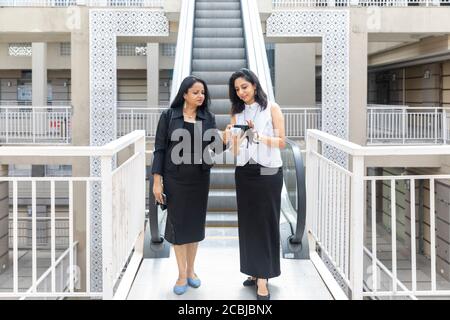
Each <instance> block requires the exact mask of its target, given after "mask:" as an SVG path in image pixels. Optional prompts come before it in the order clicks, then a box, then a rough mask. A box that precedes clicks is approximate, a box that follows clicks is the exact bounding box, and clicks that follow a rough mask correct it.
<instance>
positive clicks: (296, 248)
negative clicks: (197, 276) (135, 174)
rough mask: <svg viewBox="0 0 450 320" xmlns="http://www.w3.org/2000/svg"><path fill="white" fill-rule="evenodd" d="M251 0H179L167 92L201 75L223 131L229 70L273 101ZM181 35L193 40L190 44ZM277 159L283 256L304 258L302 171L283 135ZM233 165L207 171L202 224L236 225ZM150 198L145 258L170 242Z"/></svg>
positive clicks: (292, 146) (162, 252)
mask: <svg viewBox="0 0 450 320" xmlns="http://www.w3.org/2000/svg"><path fill="white" fill-rule="evenodd" d="M255 5H256V4H255V3H254V1H240V0H228V1H226V0H221V1H211V0H209V1H208V0H197V1H194V0H187V1H186V2H184V3H183V6H184V7H183V8H184V9H183V8H182V12H181V16H180V25H181V26H183V27H181V26H180V28H179V29H180V32H184V31H186V32H185V33H186V34H181V35H180V34H179V38H178V43H177V56H176V58H175V60H176V61H175V74H174V81H173V86H174V87H173V89H172V94H174V93H176V91H177V90H178V85H179V83H180V82H181V80H182V79H183V78H184V77H185V76H187V75H189V74H192V75H195V76H198V77H200V78H202V79H203V80H205V81H206V83H207V84H208V88H209V90H210V94H211V111H212V112H213V113H215V114H216V122H217V125H218V128H219V129H222V130H223V129H224V128H225V126H226V124H228V123H229V121H230V115H229V113H230V109H231V104H230V101H229V98H228V79H229V78H230V76H231V74H232V73H233V72H234V71H236V70H238V69H240V68H243V67H247V68H250V69H251V70H253V71H255V72H256V73H257V75H258V77H259V78H260V80H261V83H262V85H263V88H264V89H265V90H266V92H267V94H268V97H269V99H270V100H273V88H272V84H271V80H270V70H269V68H268V63H267V56H266V52H265V48H264V40H263V36H262V30H261V22H260V21H259V15H258V14H255V7H252V6H255ZM183 10H185V11H184V12H183ZM256 12H258V11H257V8H256ZM255 16H257V17H255ZM182 18H183V20H182ZM252 19H253V20H252ZM255 28H256V29H255ZM189 32H190V35H189ZM186 38H190V39H191V40H192V41H191V42H190V43H189V42H188V41H186ZM189 53H190V54H189ZM188 57H189V58H190V59H191V63H190V64H189V66H187V65H186V64H187V63H186V59H188ZM183 59H184V60H183ZM183 61H184V64H183ZM224 154H226V153H224ZM222 156H223V155H222ZM282 158H283V175H284V186H283V191H282V203H281V219H280V231H281V246H282V252H283V257H284V258H296V259H305V258H306V259H307V258H309V257H308V250H309V249H308V246H307V241H306V234H305V233H304V230H305V215H306V198H305V176H304V166H303V160H302V157H301V153H300V148H299V147H298V145H297V144H296V143H295V142H293V141H291V140H289V139H287V147H286V148H285V149H283V150H282ZM223 160H224V159H223V158H222V161H221V162H220V163H223V162H224V161H223ZM227 163H229V162H228V161H227ZM234 170H235V166H234V165H230V164H216V165H215V166H214V167H213V168H212V170H211V183H210V194H209V198H208V212H207V218H206V227H207V228H214V227H222V228H230V229H231V228H236V227H237V212H236V210H237V204H236V191H235V181H234ZM150 183H152V182H150ZM150 185H151V184H150ZM150 190H151V188H150ZM149 203H150V208H149V221H150V224H149V228H147V230H148V231H149V232H147V234H146V241H145V248H144V258H155V257H164V256H168V254H169V249H168V248H169V246H168V244H167V243H166V242H165V241H164V239H163V238H162V236H161V234H163V230H164V229H163V228H164V220H165V219H164V218H165V214H166V212H161V211H160V210H159V209H158V208H157V207H156V206H154V205H152V204H153V203H154V200H153V195H152V193H151V192H150V199H149Z"/></svg>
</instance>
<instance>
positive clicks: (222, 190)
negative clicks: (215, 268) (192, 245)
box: [191, 0, 247, 227]
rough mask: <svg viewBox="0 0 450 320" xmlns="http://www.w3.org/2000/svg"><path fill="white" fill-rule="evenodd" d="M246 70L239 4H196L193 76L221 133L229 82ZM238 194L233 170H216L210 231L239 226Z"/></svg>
mask: <svg viewBox="0 0 450 320" xmlns="http://www.w3.org/2000/svg"><path fill="white" fill-rule="evenodd" d="M244 67H247V59H246V53H245V39H244V29H243V23H242V17H241V4H240V1H239V0H221V1H212V0H197V1H196V3H195V17H194V39H193V46H192V69H191V70H192V71H191V73H192V74H193V75H195V76H198V77H199V78H201V79H203V80H205V81H206V83H207V85H208V89H209V92H210V95H211V109H210V110H211V111H212V112H213V113H214V114H215V115H216V123H217V127H218V128H219V129H220V130H223V129H224V128H225V126H226V125H227V124H228V123H230V110H231V103H230V99H229V95H228V80H229V78H230V76H231V74H232V73H233V72H234V71H236V70H239V69H240V68H244ZM235 190H236V189H235V183H234V166H232V165H216V166H214V167H213V169H212V170H211V186H210V192H209V200H208V214H207V218H206V226H207V227H208V226H209V227H217V226H223V227H236V226H237V214H236V210H237V206H236V191H235Z"/></svg>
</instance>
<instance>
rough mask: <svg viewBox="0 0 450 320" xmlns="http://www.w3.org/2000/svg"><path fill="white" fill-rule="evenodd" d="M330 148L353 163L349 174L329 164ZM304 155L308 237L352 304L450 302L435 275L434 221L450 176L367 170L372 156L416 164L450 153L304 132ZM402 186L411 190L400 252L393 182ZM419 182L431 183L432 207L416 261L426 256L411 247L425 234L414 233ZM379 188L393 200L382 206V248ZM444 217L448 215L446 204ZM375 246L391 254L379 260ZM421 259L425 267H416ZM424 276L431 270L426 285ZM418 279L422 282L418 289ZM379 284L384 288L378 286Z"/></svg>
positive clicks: (444, 148) (449, 293)
mask: <svg viewBox="0 0 450 320" xmlns="http://www.w3.org/2000/svg"><path fill="white" fill-rule="evenodd" d="M329 147H332V148H333V149H334V150H338V151H340V152H343V153H346V154H347V155H348V157H349V158H351V167H350V168H346V167H342V166H341V165H339V164H337V163H335V162H333V161H331V160H330V159H328V158H327V157H326V156H325V155H324V153H323V151H324V150H325V149H327V150H329ZM306 148H307V167H306V168H307V173H306V184H307V187H306V190H308V192H307V230H308V232H309V233H310V234H311V236H312V238H313V239H314V242H315V243H316V245H317V247H318V248H319V251H320V252H321V253H322V255H324V256H326V257H327V260H328V261H330V263H331V264H332V265H333V267H334V269H335V270H337V273H338V274H339V276H340V277H341V278H342V279H343V281H344V283H345V284H346V285H347V286H348V288H349V289H350V292H351V294H350V296H351V298H352V299H362V298H363V297H411V298H417V297H419V296H446V297H448V296H450V290H448V289H445V288H449V287H450V282H449V281H445V280H443V279H440V278H439V279H438V277H437V273H436V243H437V242H436V241H437V237H436V226H437V223H441V221H438V220H436V214H437V213H438V212H437V211H436V209H437V206H436V198H435V184H436V181H437V180H440V179H443V180H445V179H450V175H445V174H441V175H399V176H369V175H367V174H366V168H365V163H366V161H367V160H368V159H369V158H370V157H383V158H389V157H391V158H398V157H403V158H405V157H411V158H414V159H416V158H417V157H420V156H424V155H436V156H448V155H450V146H420V147H419V146H417V147H413V146H377V147H362V146H359V145H356V144H354V143H351V142H348V141H346V140H343V139H340V138H337V137H335V136H332V135H330V134H327V133H324V132H321V131H318V130H309V131H308V133H307V144H306ZM400 180H403V181H408V183H409V185H410V191H409V198H410V200H409V205H408V206H409V208H407V210H408V211H409V212H410V223H409V222H408V223H409V225H410V230H409V232H410V233H409V234H410V238H409V240H408V239H406V240H405V241H404V243H405V246H404V247H403V248H400V247H399V244H398V242H399V240H400V239H398V233H397V230H396V228H397V226H398V225H399V223H398V222H397V215H398V214H399V212H398V211H399V210H400V209H399V208H398V203H397V201H396V188H395V183H396V182H397V181H400ZM420 180H425V181H427V182H429V184H430V192H429V195H428V197H424V198H426V199H422V200H427V201H428V202H429V209H430V215H429V226H430V227H429V242H430V249H429V253H428V254H427V255H428V259H421V258H422V257H423V256H424V254H422V253H419V251H418V250H417V247H416V238H417V236H418V230H417V229H418V228H421V227H423V226H421V225H420V223H419V226H418V227H416V223H417V213H416V205H417V202H416V200H415V199H416V188H415V186H417V185H418V183H419V181H420ZM378 181H384V182H385V183H386V182H387V183H388V184H389V185H390V195H388V196H387V200H383V201H387V202H388V207H389V211H390V217H389V218H390V222H391V223H390V226H389V228H384V230H385V232H386V233H387V242H386V241H384V242H381V240H386V239H384V238H383V237H382V234H380V232H379V231H377V230H378V229H379V228H380V227H383V226H382V225H381V226H380V222H379V220H378V219H379V218H378V213H377V210H380V208H379V206H378V208H377V204H376V201H377V200H376V199H377V198H380V197H381V198H383V197H385V196H386V195H385V194H382V193H381V194H380V191H379V189H377V188H376V186H375V185H376V183H378ZM368 189H370V197H369V195H368V194H369V192H368ZM367 204H370V210H369V211H368V212H367V211H366V209H365V208H366V206H367ZM441 210H444V211H445V210H447V211H446V212H448V210H449V204H447V206H444V207H442V208H441ZM366 213H367V217H366V218H365V215H366ZM438 214H439V213H438ZM442 214H445V212H443V213H442ZM408 223H407V224H408ZM365 232H366V234H365ZM314 247H315V246H312V248H314ZM380 247H381V248H383V251H386V250H387V249H389V251H388V252H386V253H388V254H384V253H383V254H379V255H378V249H379V248H380ZM377 248H378V249H377ZM404 252H409V257H410V259H409V260H408V259H404V258H402V260H406V261H402V264H401V266H400V264H399V262H398V260H399V257H400V255H401V254H403V253H404ZM386 258H387V261H386ZM419 260H421V261H422V260H423V261H425V262H424V263H423V264H421V265H420V266H419V263H418V261H419ZM425 269H427V270H429V274H430V276H429V278H428V279H424V278H423V275H424V274H425V273H426V271H425ZM405 270H406V272H405ZM401 272H402V274H401V275H402V277H400V273H401ZM419 272H420V273H421V276H422V278H421V279H420V280H421V283H420V288H419V286H418V284H419V281H418V273H419ZM380 278H382V279H380ZM380 280H381V282H382V283H383V286H380V285H378V284H379V283H380ZM386 282H387V284H386ZM424 282H425V283H426V285H425V283H424ZM438 282H439V286H438ZM427 285H428V287H427ZM363 288H364V289H363ZM443 288H444V289H443Z"/></svg>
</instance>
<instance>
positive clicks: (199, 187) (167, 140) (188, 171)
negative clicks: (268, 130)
mask: <svg viewBox="0 0 450 320" xmlns="http://www.w3.org/2000/svg"><path fill="white" fill-rule="evenodd" d="M209 103H210V98H209V93H208V88H207V86H206V83H205V82H204V81H203V80H201V79H199V78H197V77H193V76H189V77H187V78H185V79H184V80H183V81H182V83H181V85H180V89H179V91H178V93H177V96H176V97H175V99H174V101H173V102H172V104H171V106H170V108H169V109H168V110H165V111H164V112H163V113H162V114H161V117H160V119H159V123H158V127H157V130H156V136H155V149H154V158H153V165H152V174H153V177H154V180H153V181H154V182H153V194H154V195H155V199H156V200H157V201H158V202H159V203H164V199H163V196H162V194H163V193H164V194H165V195H166V199H167V203H166V204H167V222H166V229H165V238H166V240H167V241H169V242H170V243H172V244H173V247H174V251H175V255H176V259H177V264H178V272H179V275H178V280H177V282H176V284H175V286H174V288H173V291H174V293H176V294H183V293H184V292H186V290H187V288H188V286H191V287H194V288H198V287H199V286H200V279H199V278H198V277H197V275H196V274H195V272H194V261H195V256H196V253H197V247H198V242H199V241H201V240H203V239H204V238H205V220H206V209H207V204H208V193H209V177H210V169H211V166H212V161H211V158H210V157H209V156H208V155H209V152H207V151H208V150H206V152H203V151H204V150H205V148H209V147H211V143H212V142H213V141H214V140H215V139H216V137H217V136H216V135H215V134H214V133H217V130H216V122H215V116H214V114H212V113H211V112H209V110H208V106H209ZM211 132H213V134H211ZM180 138H182V139H180ZM180 140H181V141H180ZM219 140H221V139H219ZM220 145H222V143H220Z"/></svg>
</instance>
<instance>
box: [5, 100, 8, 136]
mask: <svg viewBox="0 0 450 320" xmlns="http://www.w3.org/2000/svg"><path fill="white" fill-rule="evenodd" d="M8 110H9V109H8V108H6V114H5V120H6V124H5V130H6V143H8V142H9V112H8Z"/></svg>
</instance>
